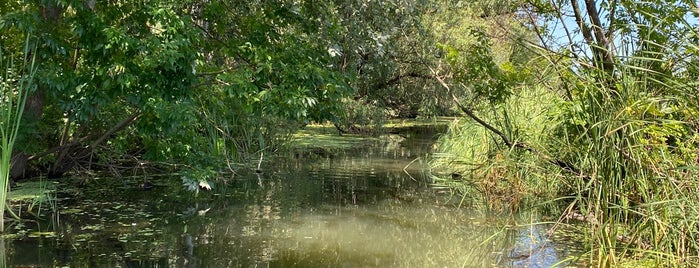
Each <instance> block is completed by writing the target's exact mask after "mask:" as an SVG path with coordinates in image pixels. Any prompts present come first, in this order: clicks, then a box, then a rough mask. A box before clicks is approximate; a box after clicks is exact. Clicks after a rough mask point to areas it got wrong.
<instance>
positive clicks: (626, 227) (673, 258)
mask: <svg viewBox="0 0 699 268" xmlns="http://www.w3.org/2000/svg"><path fill="white" fill-rule="evenodd" d="M648 61H658V60H657V59H648V58H642V57H639V56H632V57H629V58H628V59H626V60H624V61H621V60H620V61H619V62H618V63H617V65H616V71H615V72H614V73H607V72H604V71H598V70H577V71H575V72H573V71H570V72H571V75H569V76H566V77H565V79H562V81H561V83H564V84H566V85H567V86H568V88H569V89H570V91H571V96H572V97H571V98H561V97H559V96H557V95H554V94H551V93H549V92H546V91H544V90H543V89H540V88H530V89H528V90H525V91H522V93H520V94H518V95H515V96H513V98H511V99H510V100H509V101H508V102H507V103H506V104H505V105H503V106H502V107H493V108H492V109H491V110H490V111H489V113H490V114H488V112H484V111H481V115H482V117H483V119H485V120H486V121H488V122H490V123H491V124H494V125H497V126H498V128H499V129H500V130H502V131H503V132H506V133H507V135H509V136H510V137H511V138H512V139H513V140H517V141H523V142H525V143H527V144H529V145H531V146H532V147H534V148H535V149H536V150H538V151H539V152H544V153H543V154H542V155H548V156H554V157H555V158H556V159H561V160H564V161H565V162H566V163H570V164H572V165H574V166H575V168H576V170H578V171H579V173H577V174H572V173H570V172H566V171H563V170H561V169H560V167H559V166H556V165H553V164H552V163H551V162H550V161H547V160H546V159H541V158H540V157H539V156H540V155H536V154H531V153H528V152H527V151H525V150H518V149H517V148H508V147H503V146H502V143H501V141H500V140H499V139H498V138H497V137H496V136H495V135H493V134H492V133H490V132H489V131H487V130H486V129H484V128H483V127H481V126H479V125H477V124H476V123H474V122H472V121H470V120H463V121H459V122H456V123H455V124H453V125H452V126H451V129H450V131H449V132H448V133H447V134H446V135H445V136H444V137H442V139H441V140H440V143H439V146H440V153H438V154H436V155H435V160H434V161H433V162H432V164H433V166H432V168H433V170H448V171H449V173H453V174H449V173H447V174H445V175H443V176H440V177H439V178H438V181H437V182H438V183H441V184H445V185H449V186H451V187H452V188H453V189H456V190H457V191H459V192H460V193H461V194H462V196H463V199H462V203H464V204H466V203H468V202H467V201H470V202H471V203H472V204H487V209H508V208H509V209H513V210H516V209H517V208H518V207H519V206H521V204H523V203H524V202H523V200H526V199H528V198H534V199H538V200H539V201H540V202H547V201H551V200H556V201H563V200H568V202H567V204H566V205H565V206H562V207H561V208H563V207H565V208H567V209H565V211H564V213H563V215H562V217H561V219H563V218H566V217H567V216H570V215H571V214H577V215H583V217H582V221H581V222H579V223H580V224H582V225H584V226H585V227H586V228H585V229H584V230H586V231H585V232H584V235H585V236H586V239H585V241H587V243H586V245H587V247H588V250H589V258H590V259H589V263H591V264H594V265H598V266H600V267H612V266H619V265H627V266H635V265H640V264H643V265H649V266H653V267H655V266H662V267H668V266H670V267H673V266H676V267H692V266H696V265H699V181H697V180H696V178H697V177H699V168H698V167H699V153H698V152H699V123H698V121H697V118H699V105H697V104H698V103H697V101H696V95H695V93H696V82H694V81H692V79H688V78H687V77H682V76H677V75H676V74H675V73H664V74H663V73H659V72H657V71H654V70H651V69H650V67H645V66H647V65H650V64H649V63H648ZM651 63H654V62H651ZM690 64H691V63H690ZM686 68H687V69H692V68H696V66H691V65H690V66H689V67H686ZM696 69H699V68H696ZM690 75H691V74H690ZM448 175H451V176H448ZM549 203H551V202H549ZM578 213H579V214H578ZM568 218H570V217H568ZM578 219H580V218H578Z"/></svg>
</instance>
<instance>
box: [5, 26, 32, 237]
mask: <svg viewBox="0 0 699 268" xmlns="http://www.w3.org/2000/svg"><path fill="white" fill-rule="evenodd" d="M30 54H33V53H30V47H29V35H27V40H26V43H25V46H24V57H23V58H22V60H21V62H19V63H15V62H14V60H13V58H12V57H8V58H3V55H2V49H0V70H2V71H3V72H2V76H1V77H0V149H1V151H2V152H0V211H1V212H0V213H3V217H2V218H1V219H0V231H4V229H5V224H4V222H5V217H4V211H5V209H6V205H7V193H8V191H9V184H10V169H11V168H12V162H11V161H12V152H13V149H14V144H15V140H16V139H17V134H18V133H19V128H20V125H21V121H22V112H23V111H24V105H25V103H26V101H27V95H29V92H30V90H31V89H32V87H33V80H34V75H35V73H36V68H35V58H34V57H32V58H29V55H30Z"/></svg>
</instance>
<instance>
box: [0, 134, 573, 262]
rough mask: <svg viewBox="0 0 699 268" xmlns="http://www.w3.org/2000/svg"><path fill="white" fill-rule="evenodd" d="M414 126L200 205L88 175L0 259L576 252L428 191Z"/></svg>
mask: <svg viewBox="0 0 699 268" xmlns="http://www.w3.org/2000/svg"><path fill="white" fill-rule="evenodd" d="M419 130H420V129H411V130H405V129H404V130H402V131H403V132H401V133H400V134H398V135H395V136H389V137H384V138H382V139H373V140H366V139H357V140H355V142H356V144H352V145H351V146H346V147H344V148H343V149H341V150H329V151H323V153H312V152H310V153H309V151H310V150H313V148H316V147H307V148H306V149H305V150H304V151H303V152H299V151H295V152H290V153H289V154H288V155H285V156H281V157H279V158H275V159H274V160H272V161H269V162H267V163H266V165H265V167H264V168H263V170H264V171H265V172H264V173H263V174H256V173H254V172H249V173H245V172H241V173H239V174H238V175H237V177H236V179H235V180H233V181H229V182H228V185H225V186H224V185H215V191H212V192H209V193H204V194H201V195H200V196H199V197H197V198H194V197H192V194H191V193H187V192H184V191H182V190H181V189H182V188H183V187H182V185H180V183H179V180H178V179H170V180H166V179H163V180H160V181H159V180H155V179H154V180H153V181H155V184H156V187H154V188H153V190H151V191H142V190H139V189H138V187H135V185H137V184H138V183H139V181H138V180H137V179H134V180H129V179H126V180H121V179H115V178H95V179H91V180H90V182H91V183H90V184H88V186H87V187H86V188H85V189H80V190H66V191H64V192H63V193H62V194H61V196H62V198H59V200H58V204H59V215H58V217H55V219H57V221H55V224H53V225H51V226H50V229H52V230H47V229H48V228H49V227H46V226H49V225H47V224H43V225H37V224H34V223H31V222H23V223H21V224H17V225H15V226H14V227H13V228H14V231H15V232H16V235H15V236H14V237H15V238H12V239H9V240H3V241H0V242H3V244H0V250H1V251H2V252H1V253H2V254H3V255H2V256H5V258H3V259H2V261H5V264H6V265H7V266H9V267H56V266H72V267H492V266H502V267H524V266H526V267H549V266H551V265H553V264H556V263H558V262H561V261H562V260H563V259H564V258H565V257H566V256H568V255H571V254H574V252H573V251H571V250H570V248H571V247H570V246H567V245H561V244H557V243H555V242H551V241H549V240H548V239H547V237H545V232H546V231H547V230H548V226H547V225H536V224H525V225H524V226H520V227H512V226H513V224H512V219H507V218H502V217H495V216H488V215H483V214H481V213H477V212H473V211H468V210H465V209H457V208H455V206H453V205H451V204H450V203H449V198H450V196H449V194H448V193H436V191H435V190H434V189H431V188H429V187H428V186H427V185H428V184H427V183H426V182H427V180H428V179H427V176H426V174H424V173H423V168H422V167H423V165H424V164H425V159H424V157H425V156H426V155H427V154H428V153H430V150H431V149H432V142H433V141H434V135H435V133H436V132H435V131H434V130H433V129H427V130H428V131H422V132H420V131H419ZM423 130H424V129H423ZM305 138H308V139H310V137H305ZM309 144H313V142H309ZM61 188H65V189H67V187H61ZM49 217H50V216H49ZM531 222H535V221H534V220H532V221H531ZM40 226H41V227H40ZM508 226H509V227H508ZM42 228H44V229H42ZM3 249H4V250H3Z"/></svg>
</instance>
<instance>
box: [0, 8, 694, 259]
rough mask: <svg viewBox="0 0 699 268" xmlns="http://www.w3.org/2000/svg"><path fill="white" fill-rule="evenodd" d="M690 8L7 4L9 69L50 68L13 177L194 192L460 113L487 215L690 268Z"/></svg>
mask: <svg viewBox="0 0 699 268" xmlns="http://www.w3.org/2000/svg"><path fill="white" fill-rule="evenodd" d="M696 13H697V7H696V3H694V2H692V1H687V0H677V1H664V0H653V1H644V2H637V1H616V0H610V1H600V2H594V1H577V0H571V1H517V0H513V1H442V0H435V1H427V0H420V1H407V0H383V1H368V0H352V1H325V2H322V1H321V2H318V1H269V0H256V1H221V0H212V1H192V0H177V1H158V0H156V1H94V0H48V1H47V0H42V1H39V0H28V1H19V0H15V1H4V2H2V3H0V49H2V51H1V52H2V55H10V57H13V58H17V59H28V58H35V59H36V66H37V70H36V76H35V81H36V82H35V86H32V87H28V88H31V89H32V90H31V92H29V96H28V98H27V102H26V108H25V109H24V118H23V121H22V128H21V129H20V131H19V133H18V135H17V142H16V147H15V150H12V152H11V153H12V155H11V156H12V159H13V160H12V162H13V163H14V164H13V170H12V174H13V176H14V177H22V176H31V175H35V174H40V175H43V174H48V175H49V176H57V177H58V176H61V175H63V174H64V173H66V172H68V171H71V170H80V169H83V170H92V169H98V168H102V169H104V170H109V171H111V172H113V173H115V174H116V175H120V174H121V173H123V172H125V170H123V169H127V170H129V171H132V170H133V169H134V167H136V168H138V169H141V168H145V167H146V166H147V167H152V168H161V169H169V170H168V171H171V168H173V167H174V168H175V169H178V170H180V171H182V172H183V174H184V176H183V179H184V181H185V183H186V184H187V185H189V186H190V187H191V188H192V189H198V187H197V185H199V186H206V187H210V185H209V184H208V183H207V179H211V178H218V177H221V176H219V175H220V173H224V172H226V173H228V172H232V171H234V170H235V169H237V168H240V165H238V163H245V160H248V159H253V158H254V159H258V158H262V157H263V153H264V152H269V151H274V150H276V149H278V148H280V145H282V143H283V141H284V140H285V137H288V136H289V135H290V134H291V133H293V132H295V131H296V130H298V129H299V128H300V127H302V126H303V125H305V124H307V123H309V122H311V121H315V122H326V121H330V122H332V123H334V124H335V126H336V127H337V128H338V131H339V132H343V133H344V132H360V133H368V132H370V131H373V130H375V129H372V128H371V126H375V125H379V123H380V122H381V121H382V120H383V119H384V118H386V117H390V116H393V117H403V118H408V117H416V116H418V115H423V116H429V115H455V114H464V116H463V117H462V118H463V119H464V120H460V122H457V123H455V124H454V126H453V127H452V129H451V131H450V132H449V133H447V135H445V137H444V138H443V139H442V144H441V145H442V147H441V148H442V153H441V154H438V155H437V156H438V157H437V158H436V160H435V161H434V162H433V165H434V168H435V170H445V171H448V172H447V173H448V174H449V176H448V177H449V179H447V180H444V183H447V184H449V185H451V186H452V187H454V188H455V189H458V190H460V191H461V193H462V194H464V196H467V195H466V194H468V193H473V192H475V191H478V192H479V194H484V195H485V196H486V197H487V198H486V200H487V202H486V203H487V204H488V207H489V208H490V209H494V208H497V209H513V210H516V209H518V207H519V205H520V204H521V202H522V201H523V200H524V199H534V200H538V199H536V198H541V197H544V198H547V200H553V199H556V200H563V201H565V204H564V207H565V208H566V209H565V210H564V211H563V213H562V214H563V216H562V217H561V220H563V219H566V218H581V219H582V220H583V221H584V222H585V224H587V226H588V227H589V228H588V229H589V230H590V232H588V233H587V234H588V235H589V236H588V238H589V241H591V242H590V243H589V244H590V248H591V251H590V252H592V253H593V254H590V256H591V258H590V259H591V260H592V261H593V262H595V263H598V264H600V265H607V264H609V265H614V264H616V263H617V262H618V260H619V258H620V257H625V258H631V257H637V256H636V255H634V254H637V255H642V256H645V255H643V254H641V253H653V254H646V255H650V256H651V257H652V258H651V259H652V261H655V262H663V264H672V265H685V264H692V263H695V262H696V261H697V260H696V259H695V257H693V256H696V255H697V254H699V245H697V244H696V241H697V240H699V238H697V237H696V234H697V233H699V232H697V231H698V230H697V227H696V224H695V223H696V220H697V217H699V213H697V211H694V209H693V208H695V207H698V206H697V204H696V202H697V201H696V200H699V196H697V195H696V193H697V192H699V191H696V189H697V186H699V185H697V184H696V182H694V180H693V178H694V177H696V176H697V168H696V167H697V164H698V162H699V158H697V151H698V148H697V147H698V146H699V144H698V143H699V122H698V121H697V117H698V116H699V101H698V99H697V97H696V96H697V94H696V93H697V85H696V80H697V78H698V77H699V73H698V71H699V66H698V65H697V64H698V63H699V61H698V59H697V54H696V53H697V51H698V50H699V47H698V46H697V44H698V43H699V33H698V32H697V25H696ZM659 14H662V15H659ZM26 40H30V42H31V43H30V47H35V48H36V49H35V50H34V51H32V52H31V53H29V52H27V50H26V49H25V47H26V46H25V41H26ZM30 54H31V55H30ZM6 151H7V150H5V151H4V152H5V153H6ZM454 179H459V180H454ZM479 196H480V195H479ZM578 216H580V217H578Z"/></svg>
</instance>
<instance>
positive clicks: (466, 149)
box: [430, 87, 562, 210]
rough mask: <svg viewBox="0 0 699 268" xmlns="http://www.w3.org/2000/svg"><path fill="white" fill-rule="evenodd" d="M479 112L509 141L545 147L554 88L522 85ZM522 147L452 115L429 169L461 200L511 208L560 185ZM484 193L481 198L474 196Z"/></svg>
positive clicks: (543, 163) (546, 167) (543, 161)
mask: <svg viewBox="0 0 699 268" xmlns="http://www.w3.org/2000/svg"><path fill="white" fill-rule="evenodd" d="M480 116H481V118H482V119H483V120H485V121H487V122H489V124H492V125H493V126H495V127H497V128H498V129H500V130H501V131H503V132H504V133H505V134H506V135H508V136H509V137H511V139H512V140H513V141H514V142H524V143H527V144H529V145H530V146H532V147H534V148H546V146H545V144H546V142H547V139H548V138H550V137H551V134H550V133H551V129H552V128H553V127H555V125H556V124H557V123H558V122H559V121H560V120H559V119H558V118H559V117H558V114H557V103H556V101H555V93H553V92H549V91H547V90H546V89H543V88H537V87H533V88H528V89H526V90H522V91H521V92H520V93H519V94H517V95H515V96H513V97H512V98H511V99H510V100H509V101H507V102H506V103H504V104H503V105H501V106H500V107H494V108H493V109H492V111H491V112H484V113H483V114H482V115H480ZM546 163H547V160H546V159H543V158H541V157H540V155H538V154H536V153H532V152H528V151H523V150H519V149H518V148H510V147H507V146H504V145H503V144H502V141H501V140H500V138H499V137H498V136H496V135H494V134H493V133H492V132H490V131H488V130H486V129H485V128H483V127H482V126H480V125H478V124H477V123H476V122H474V121H472V120H469V119H468V118H461V119H454V120H453V122H452V123H451V125H450V127H449V130H448V131H447V133H446V134H445V135H443V136H442V137H441V138H440V139H439V142H438V153H435V154H434V155H433V159H432V162H431V166H430V169H431V170H432V172H433V174H434V175H435V176H434V179H435V183H436V184H437V185H443V186H449V187H451V188H452V189H454V190H456V191H457V192H458V193H460V194H461V196H463V200H462V205H468V204H485V205H487V206H488V209H494V210H504V209H513V210H516V209H518V208H519V206H520V205H521V203H522V201H524V200H531V199H535V198H542V197H552V196H555V195H556V194H557V193H559V192H560V191H561V187H562V186H561V185H560V180H559V179H558V177H559V176H560V174H559V173H560V171H558V170H556V169H555V168H551V167H550V166H549V165H547V164H546ZM481 199H486V201H487V202H480V201H482V200H481Z"/></svg>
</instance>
